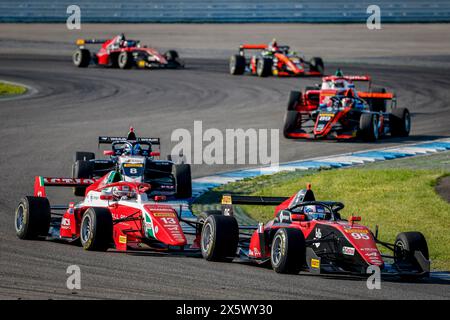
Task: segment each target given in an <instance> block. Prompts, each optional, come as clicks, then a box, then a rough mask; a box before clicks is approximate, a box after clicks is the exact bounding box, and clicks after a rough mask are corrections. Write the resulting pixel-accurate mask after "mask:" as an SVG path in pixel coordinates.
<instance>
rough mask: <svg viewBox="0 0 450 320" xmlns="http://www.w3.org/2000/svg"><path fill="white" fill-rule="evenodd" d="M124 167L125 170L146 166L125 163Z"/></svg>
mask: <svg viewBox="0 0 450 320" xmlns="http://www.w3.org/2000/svg"><path fill="white" fill-rule="evenodd" d="M123 166H124V167H125V168H142V167H143V166H144V164H142V163H124V164H123Z"/></svg>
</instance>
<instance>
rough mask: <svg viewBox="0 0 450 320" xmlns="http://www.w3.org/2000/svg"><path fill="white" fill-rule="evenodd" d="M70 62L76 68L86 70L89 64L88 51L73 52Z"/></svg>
mask: <svg viewBox="0 0 450 320" xmlns="http://www.w3.org/2000/svg"><path fill="white" fill-rule="evenodd" d="M72 61H73V64H74V65H76V66H77V67H78V68H86V67H87V66H89V63H90V62H91V53H90V52H89V50H88V49H78V50H77V51H75V52H74V54H73V56H72Z"/></svg>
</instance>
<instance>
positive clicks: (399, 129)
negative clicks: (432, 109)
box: [389, 108, 411, 137]
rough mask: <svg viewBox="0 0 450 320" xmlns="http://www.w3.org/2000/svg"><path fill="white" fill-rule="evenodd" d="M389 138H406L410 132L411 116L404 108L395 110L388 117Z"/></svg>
mask: <svg viewBox="0 0 450 320" xmlns="http://www.w3.org/2000/svg"><path fill="white" fill-rule="evenodd" d="M389 125H390V127H391V136H393V137H407V136H409V132H410V131H411V114H410V113H409V110H408V109H406V108H395V109H394V110H392V113H391V114H390V115H389Z"/></svg>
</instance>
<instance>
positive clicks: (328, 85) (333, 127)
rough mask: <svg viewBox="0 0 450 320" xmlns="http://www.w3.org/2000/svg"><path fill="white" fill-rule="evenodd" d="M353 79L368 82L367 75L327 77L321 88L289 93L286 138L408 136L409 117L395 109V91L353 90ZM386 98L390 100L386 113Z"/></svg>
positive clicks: (284, 130)
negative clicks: (302, 92)
mask: <svg viewBox="0 0 450 320" xmlns="http://www.w3.org/2000/svg"><path fill="white" fill-rule="evenodd" d="M353 81H370V78H369V77H368V76H347V77H344V76H328V77H324V78H323V82H322V86H321V87H320V88H306V90H305V93H304V94H301V93H300V92H291V95H290V98H289V102H288V108H287V111H286V114H285V118H284V127H283V134H284V137H285V138H288V139H289V138H290V139H296V138H303V139H330V138H331V139H338V140H347V139H354V138H361V139H362V140H364V141H376V140H378V139H379V138H380V137H382V136H386V135H388V134H390V135H392V136H397V137H405V136H408V135H409V132H410V129H411V116H410V112H409V110H408V109H406V108H397V104H396V103H397V100H396V97H395V94H394V93H392V92H386V90H385V89H384V88H382V89H379V90H372V89H371V88H370V87H371V86H370V84H369V90H368V91H358V90H356V89H355V86H354V84H353ZM387 101H391V105H390V108H389V112H387Z"/></svg>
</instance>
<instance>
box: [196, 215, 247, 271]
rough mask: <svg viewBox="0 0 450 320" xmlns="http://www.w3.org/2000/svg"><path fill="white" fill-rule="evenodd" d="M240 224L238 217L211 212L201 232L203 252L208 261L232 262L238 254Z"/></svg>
mask: <svg viewBox="0 0 450 320" xmlns="http://www.w3.org/2000/svg"><path fill="white" fill-rule="evenodd" d="M238 242H239V226H238V223H237V221H236V218H234V217H230V216H223V215H216V214H211V215H209V216H208V218H206V220H205V223H204V224H203V228H202V233H201V239H200V243H201V246H200V247H201V252H202V256H203V258H205V259H206V260H208V261H223V262H231V261H232V260H233V259H234V257H235V256H236V251H237V248H238Z"/></svg>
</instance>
